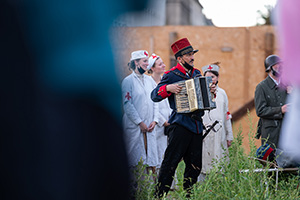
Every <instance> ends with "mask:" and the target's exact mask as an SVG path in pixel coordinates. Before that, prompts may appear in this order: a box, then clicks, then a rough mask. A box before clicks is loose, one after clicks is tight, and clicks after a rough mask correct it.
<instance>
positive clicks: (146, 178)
mask: <svg viewBox="0 0 300 200" xmlns="http://www.w3.org/2000/svg"><path fill="white" fill-rule="evenodd" d="M248 116H250V115H248ZM249 123H250V127H253V125H252V124H251V123H252V119H251V118H250V117H249ZM253 130H255V128H251V129H250V131H249V133H248V136H249V144H250V153H249V154H246V153H245V152H244V148H243V143H242V141H243V135H242V130H241V128H239V129H238V130H234V133H235V134H234V135H235V139H234V141H233V143H232V146H231V147H230V148H229V155H228V157H229V160H230V162H229V163H228V162H227V161H226V157H225V158H224V159H223V160H221V161H220V162H219V163H218V164H217V165H215V167H214V168H213V169H212V171H211V172H210V174H209V175H207V176H206V180H205V181H204V182H201V183H199V182H198V183H196V184H195V185H194V187H193V190H192V195H191V197H190V199H222V200H223V199H272V200H273V199H300V193H299V189H298V188H297V186H298V184H299V176H297V175H291V174H283V173H282V174H280V176H279V181H278V187H277V190H276V187H275V185H276V184H275V173H267V172H260V173H254V172H252V170H253V169H257V168H262V165H261V164H260V163H258V162H257V161H255V160H253V159H250V158H249V157H254V154H255V151H256V146H255V145H254V140H255V139H254V135H255V131H253ZM242 169H249V170H250V172H248V173H240V170H242ZM143 171H145V169H144V166H143V165H142V164H140V165H139V167H138V172H137V173H138V174H142V175H140V177H139V178H137V179H138V181H137V182H138V184H137V188H138V189H137V191H136V194H135V198H136V199H138V200H146V199H155V198H154V196H153V193H154V187H155V184H154V181H153V180H152V175H147V174H145V173H142V172H143ZM183 173H184V163H183V162H181V163H179V166H178V168H177V179H178V184H177V187H176V190H175V191H170V192H169V193H168V195H167V197H164V199H185V196H186V192H185V191H184V190H183V187H182V182H183Z"/></svg>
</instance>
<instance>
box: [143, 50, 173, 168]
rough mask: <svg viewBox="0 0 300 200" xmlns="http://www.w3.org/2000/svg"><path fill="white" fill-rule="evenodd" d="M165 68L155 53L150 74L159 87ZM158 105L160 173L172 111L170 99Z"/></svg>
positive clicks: (150, 64) (157, 128)
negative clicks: (166, 129) (166, 131)
mask: <svg viewBox="0 0 300 200" xmlns="http://www.w3.org/2000/svg"><path fill="white" fill-rule="evenodd" d="M165 68H166V65H165V64H164V62H163V60H162V59H161V57H159V56H158V55H156V54H154V53H153V54H152V55H151V56H150V58H149V66H148V69H149V71H148V73H149V74H151V77H152V78H153V80H154V81H155V85H157V84H158V83H159V82H160V80H161V78H162V74H163V73H164V72H165ZM155 87H156V86H155ZM155 87H154V88H155ZM154 88H153V89H154ZM156 104H158V108H159V109H158V110H159V115H158V116H159V117H158V124H157V126H156V127H155V130H156V142H157V153H158V164H157V166H156V170H157V173H158V171H159V168H160V166H161V163H162V161H163V157H164V153H165V150H166V148H167V145H168V138H167V136H166V135H165V132H164V131H165V127H167V126H169V125H170V124H169V123H168V120H169V117H170V115H171V112H172V110H171V108H170V106H169V102H168V99H164V100H162V101H160V102H158V103H156Z"/></svg>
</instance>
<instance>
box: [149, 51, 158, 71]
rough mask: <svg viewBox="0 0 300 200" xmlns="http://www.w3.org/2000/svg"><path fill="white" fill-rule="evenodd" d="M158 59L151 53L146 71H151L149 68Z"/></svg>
mask: <svg viewBox="0 0 300 200" xmlns="http://www.w3.org/2000/svg"><path fill="white" fill-rule="evenodd" d="M157 59H159V56H158V55H156V54H155V53H153V54H152V55H151V56H150V57H149V65H148V67H147V70H149V69H151V67H153V65H154V63H155V61H156V60H157Z"/></svg>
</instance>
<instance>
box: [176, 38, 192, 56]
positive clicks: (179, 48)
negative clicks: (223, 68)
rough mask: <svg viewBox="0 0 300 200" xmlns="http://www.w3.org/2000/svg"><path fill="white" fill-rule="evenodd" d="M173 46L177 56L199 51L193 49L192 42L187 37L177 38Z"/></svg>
mask: <svg viewBox="0 0 300 200" xmlns="http://www.w3.org/2000/svg"><path fill="white" fill-rule="evenodd" d="M171 48H172V51H173V53H174V55H175V57H178V56H182V55H184V54H187V53H190V52H192V51H193V52H194V53H196V52H197V51H198V50H194V49H193V47H192V45H191V44H190V42H189V41H188V39H187V38H182V39H180V40H177V41H176V42H174V43H173V44H172V45H171Z"/></svg>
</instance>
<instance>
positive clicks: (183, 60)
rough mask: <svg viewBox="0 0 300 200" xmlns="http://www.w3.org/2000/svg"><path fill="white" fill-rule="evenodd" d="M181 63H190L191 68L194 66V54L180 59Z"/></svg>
mask: <svg viewBox="0 0 300 200" xmlns="http://www.w3.org/2000/svg"><path fill="white" fill-rule="evenodd" d="M179 59H180V60H179V62H181V63H184V62H186V63H188V64H189V65H191V66H194V52H190V53H187V54H184V55H183V56H182V57H179Z"/></svg>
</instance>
